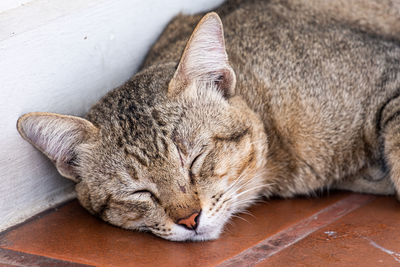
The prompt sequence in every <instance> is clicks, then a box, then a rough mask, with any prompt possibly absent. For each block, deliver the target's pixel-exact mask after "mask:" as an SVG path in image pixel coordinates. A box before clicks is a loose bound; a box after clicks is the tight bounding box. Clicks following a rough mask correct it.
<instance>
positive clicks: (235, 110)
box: [18, 0, 400, 241]
mask: <svg viewBox="0 0 400 267" xmlns="http://www.w3.org/2000/svg"><path fill="white" fill-rule="evenodd" d="M305 2H307V1H305ZM314 2H318V0H316V1H314ZM385 3H387V2H385ZM321 10H322V9H318V8H315V6H313V8H311V7H309V6H307V4H304V3H302V2H301V1H283V0H282V1H281V0H271V1H230V2H228V3H225V4H224V5H223V6H221V7H220V8H219V9H218V10H217V12H218V13H219V14H220V16H221V18H220V17H219V16H218V15H217V13H213V12H212V13H208V14H206V15H205V16H204V17H203V18H202V19H201V21H200V22H199V23H198V25H197V27H196V28H195V29H194V31H193V33H192V34H191V35H190V33H191V31H192V30H193V25H194V24H195V22H197V21H198V19H199V18H200V16H199V15H196V16H178V17H177V18H176V19H175V20H174V21H173V22H171V24H170V25H169V26H168V27H167V29H166V30H165V32H164V33H163V35H162V36H161V37H160V39H159V41H158V42H157V43H156V44H155V45H154V47H153V48H152V50H151V51H150V53H149V55H148V56H147V59H146V60H145V62H144V63H143V68H142V71H140V72H139V73H138V74H136V75H134V76H133V77H132V78H131V79H130V80H129V81H127V82H126V83H125V84H124V85H123V86H121V87H119V88H117V89H114V90H113V91H111V92H110V93H108V94H107V95H106V96H104V97H103V98H102V99H101V100H100V101H99V102H98V103H97V104H96V105H94V106H93V107H92V108H91V110H90V111H89V113H88V114H87V116H86V118H85V119H83V118H78V117H73V116H66V115H58V114H51V113H29V114H25V115H23V116H22V117H21V118H20V119H19V120H18V130H19V132H20V134H21V135H22V136H23V137H24V138H25V139H26V140H28V141H29V142H30V143H32V144H33V145H34V146H35V147H36V148H38V149H40V150H41V151H42V152H43V153H44V154H45V155H46V156H48V157H49V158H50V159H51V160H52V161H53V162H54V164H55V165H56V167H57V169H58V171H59V172H60V173H61V174H62V175H63V176H65V177H67V178H69V179H72V180H73V181H75V182H76V191H77V196H78V199H79V201H80V203H81V204H82V205H83V206H84V207H85V208H86V209H87V210H89V211H90V212H91V213H92V214H95V215H97V216H99V217H100V218H102V219H103V220H105V221H107V222H109V223H111V224H114V225H117V226H120V227H123V228H126V229H135V230H141V231H150V232H152V233H154V234H155V235H157V236H160V237H163V238H166V239H169V240H174V241H184V240H209V239H215V238H217V237H218V236H219V235H220V233H221V231H222V230H223V227H224V225H225V223H226V222H227V221H228V220H229V219H230V217H231V216H232V215H233V214H234V213H237V212H240V211H243V210H244V209H246V208H247V207H248V206H249V205H251V204H252V203H253V202H254V201H255V200H256V199H258V198H259V197H260V196H266V197H270V196H281V197H292V196H295V195H297V194H311V193H313V192H314V191H316V190H320V189H321V188H327V187H328V188H332V187H333V188H342V189H349V190H353V191H358V192H367V193H376V194H397V196H400V116H399V115H400V46H399V42H398V41H395V40H394V39H393V40H391V38H393V37H395V35H392V33H393V32H392V31H390V30H388V31H383V32H382V34H381V35H380V34H379V32H377V30H376V29H374V27H368V25H367V26H365V24H363V25H360V24H357V19H353V18H352V17H349V18H348V19H347V20H346V19H344V18H343V17H342V18H341V17H340V14H338V16H339V17H336V18H335V16H327V15H326V14H327V13H326V12H325V11H326V10H328V11H329V8H328V9H326V10H322V11H321ZM221 20H222V22H221ZM222 25H224V31H223V26H222ZM371 25H373V26H376V25H378V26H379V24H375V23H373V22H371ZM378 26H377V27H378ZM394 28H396V27H394ZM396 29H397V28H396ZM189 36H190V38H188V37H189ZM182 51H183V53H182Z"/></svg>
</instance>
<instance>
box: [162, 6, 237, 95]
mask: <svg viewBox="0 0 400 267" xmlns="http://www.w3.org/2000/svg"><path fill="white" fill-rule="evenodd" d="M195 81H197V82H206V83H209V84H214V85H216V86H217V88H218V90H220V91H221V92H222V93H223V95H224V96H225V97H231V96H233V95H234V91H235V84H236V77H235V73H234V71H233V69H232V68H231V66H230V65H229V61H228V55H227V54H226V50H225V41H224V32H223V27H222V22H221V19H220V18H219V16H218V15H217V14H216V13H214V12H211V13H208V14H207V15H205V16H204V17H203V18H202V19H201V21H200V22H199V24H198V25H197V27H196V28H195V29H194V32H193V33H192V36H191V37H190V39H189V41H188V43H187V45H186V48H185V50H184V52H183V54H182V57H181V60H180V62H179V65H178V68H177V70H176V72H175V74H174V77H173V78H172V80H171V81H170V83H169V86H168V95H169V96H170V97H174V96H177V95H179V94H180V93H181V92H182V91H183V90H184V89H185V88H186V87H187V86H188V85H190V84H191V83H192V82H195Z"/></svg>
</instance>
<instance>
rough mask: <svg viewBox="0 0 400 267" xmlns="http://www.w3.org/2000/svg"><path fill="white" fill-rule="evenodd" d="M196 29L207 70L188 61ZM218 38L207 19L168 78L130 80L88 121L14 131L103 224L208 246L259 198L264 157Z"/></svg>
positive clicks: (163, 72)
mask: <svg viewBox="0 0 400 267" xmlns="http://www.w3.org/2000/svg"><path fill="white" fill-rule="evenodd" d="M203 31H206V32H207V33H209V32H210V31H211V32H213V31H214V32H216V33H214V36H216V39H217V40H216V43H214V44H213V47H212V49H211V50H210V51H211V52H210V51H209V53H214V52H215V51H217V52H216V53H217V54H212V55H210V56H211V57H210V58H211V59H212V62H210V61H208V62H202V61H201V60H204V57H201V58H200V59H199V58H196V53H195V52H198V51H197V50H198V49H199V48H198V47H200V48H201V49H205V48H204V44H203V43H202V39H201V37H203V35H204V34H203V33H202V32H203ZM211 36H213V35H211ZM221 36H222V28H221V25H220V21H219V19H218V17H216V15H213V14H211V15H209V16H208V17H205V18H204V19H203V20H202V22H201V23H200V26H198V27H197V28H196V30H195V33H194V34H193V36H192V38H191V41H189V44H188V46H187V48H186V50H185V52H184V55H183V56H182V59H181V62H180V65H179V66H178V68H177V70H176V71H175V70H174V67H173V66H172V65H168V64H167V65H165V66H159V67H155V68H153V69H151V68H150V69H149V70H145V71H144V72H143V73H140V74H138V75H136V76H135V77H134V78H133V79H132V80H131V81H130V82H128V84H126V85H125V86H123V87H121V88H120V89H117V90H115V91H114V92H112V93H110V94H109V95H108V96H106V97H105V98H103V100H102V101H100V102H99V103H98V104H97V105H96V106H95V107H94V108H93V109H92V110H91V111H90V112H89V114H88V119H89V120H90V121H91V122H89V121H87V120H84V119H80V118H76V117H71V116H62V115H55V114H49V113H30V114H27V115H25V116H23V117H22V118H21V119H20V120H19V123H18V128H19V131H20V133H21V134H22V135H23V136H24V137H25V138H26V139H27V140H28V141H30V142H31V143H32V144H34V145H35V146H36V147H37V148H39V149H40V150H41V151H43V152H44V153H45V154H46V155H47V156H48V157H49V158H50V159H52V160H53V161H54V162H55V164H56V166H57V168H58V170H59V171H60V173H61V174H62V175H64V176H65V177H68V178H71V179H73V180H74V181H76V182H77V185H76V191H77V195H78V199H79V200H80V202H81V204H82V205H83V206H84V207H85V208H86V209H88V210H89V211H90V212H91V213H93V214H96V215H97V216H99V217H101V218H102V219H103V220H105V221H107V222H109V223H111V224H113V225H117V226H120V227H123V228H127V229H135V230H144V231H151V232H152V233H154V234H155V235H158V236H160V237H163V238H166V239H169V240H174V241H184V240H209V239H215V238H217V237H218V236H219V234H220V233H221V231H222V230H223V226H224V225H225V223H226V222H227V221H228V220H229V218H230V217H231V216H232V215H233V214H234V213H237V212H239V211H241V210H243V209H244V208H246V207H247V206H248V205H250V204H251V203H252V202H253V201H254V200H255V199H256V198H257V197H258V195H259V193H260V191H262V188H263V186H264V184H265V182H264V173H263V170H264V165H265V162H264V161H265V158H266V155H265V153H266V136H265V134H264V131H263V125H262V123H261V121H260V120H259V119H258V117H257V116H256V115H255V114H254V113H253V112H252V111H251V110H250V109H249V108H248V107H247V105H246V104H245V103H244V101H243V100H242V99H241V98H240V97H238V96H234V86H235V77H234V73H233V71H232V69H231V68H230V67H229V65H228V63H227V57H226V53H225V49H224V47H223V37H221ZM208 38H209V36H208ZM208 41H209V40H207V42H208ZM218 43H219V45H220V46H222V48H221V49H220V50H218V49H217V50H216V49H215V47H217V48H218ZM202 45H203V46H202ZM197 54H198V53H197ZM216 59H217V60H218V61H217V63H215V62H213V61H215V60H216ZM193 64H195V68H193V67H192V66H191V65H193ZM213 64H214V67H213ZM210 66H211V67H212V69H211V70H209V69H208V68H209V67H210ZM204 70H207V71H204ZM174 71H175V73H174ZM154 81H156V82H154Z"/></svg>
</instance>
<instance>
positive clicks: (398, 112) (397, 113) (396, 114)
mask: <svg viewBox="0 0 400 267" xmlns="http://www.w3.org/2000/svg"><path fill="white" fill-rule="evenodd" d="M399 115H400V110H398V111H397V112H395V113H394V114H393V115H392V116H390V117H389V118H388V119H387V120H385V121H384V122H383V126H382V129H383V130H385V128H386V126H387V125H388V124H389V123H390V122H392V121H393V120H395V119H396V118H397V117H398V116H399Z"/></svg>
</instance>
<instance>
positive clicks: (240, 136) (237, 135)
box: [214, 128, 249, 143]
mask: <svg viewBox="0 0 400 267" xmlns="http://www.w3.org/2000/svg"><path fill="white" fill-rule="evenodd" d="M247 134H249V128H247V129H246V130H244V131H242V132H239V133H234V134H232V135H230V136H227V137H225V136H214V140H215V141H225V142H234V143H239V142H240V140H242V139H243V137H244V136H246V135H247Z"/></svg>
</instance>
